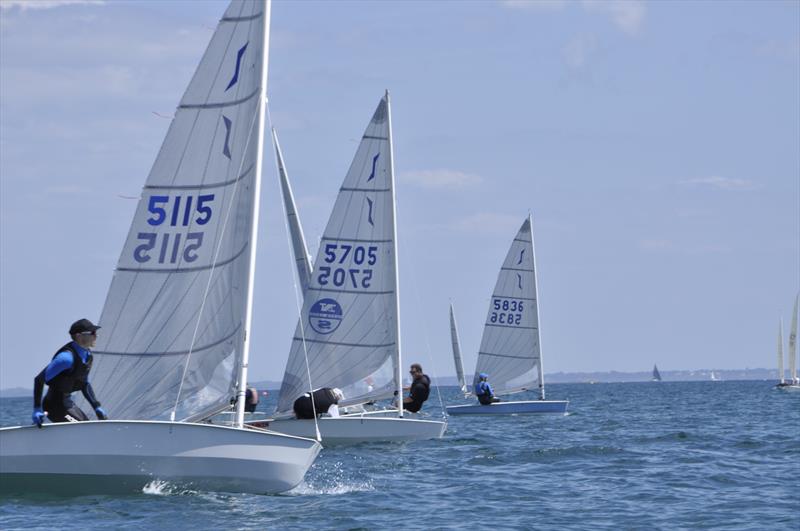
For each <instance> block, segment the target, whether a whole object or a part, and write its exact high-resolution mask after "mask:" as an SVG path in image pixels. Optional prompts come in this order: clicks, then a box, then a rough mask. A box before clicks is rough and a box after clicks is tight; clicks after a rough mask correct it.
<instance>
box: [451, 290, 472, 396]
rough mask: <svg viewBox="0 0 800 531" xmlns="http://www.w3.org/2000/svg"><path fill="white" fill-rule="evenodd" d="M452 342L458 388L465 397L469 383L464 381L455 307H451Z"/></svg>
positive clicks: (467, 393)
mask: <svg viewBox="0 0 800 531" xmlns="http://www.w3.org/2000/svg"><path fill="white" fill-rule="evenodd" d="M450 340H451V341H452V343H453V363H454V364H455V366H456V378H458V387H459V388H460V389H461V392H462V393H464V396H468V395H469V390H468V389H467V383H466V381H465V380H464V363H463V362H462V361H461V345H460V342H459V341H458V328H457V327H456V315H455V313H454V311H453V305H452V304H451V305H450Z"/></svg>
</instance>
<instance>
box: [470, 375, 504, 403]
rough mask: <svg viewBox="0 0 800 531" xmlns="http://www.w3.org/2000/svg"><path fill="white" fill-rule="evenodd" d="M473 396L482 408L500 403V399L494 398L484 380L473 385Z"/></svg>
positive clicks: (489, 386)
mask: <svg viewBox="0 0 800 531" xmlns="http://www.w3.org/2000/svg"><path fill="white" fill-rule="evenodd" d="M475 396H477V397H478V402H480V403H481V404H482V405H484V406H488V405H490V404H491V403H493V402H500V399H499V398H496V397H495V396H494V390H493V389H492V386H491V385H489V382H487V381H486V380H481V381H479V382H478V383H476V384H475Z"/></svg>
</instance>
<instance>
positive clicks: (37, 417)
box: [32, 407, 44, 428]
mask: <svg viewBox="0 0 800 531" xmlns="http://www.w3.org/2000/svg"><path fill="white" fill-rule="evenodd" d="M32 419H33V423H34V424H36V425H37V426H39V427H40V428H41V427H42V422H44V411H42V408H40V407H37V408H36V409H34V410H33V417H32Z"/></svg>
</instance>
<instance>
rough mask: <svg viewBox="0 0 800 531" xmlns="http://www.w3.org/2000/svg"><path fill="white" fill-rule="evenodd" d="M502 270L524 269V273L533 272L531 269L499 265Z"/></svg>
mask: <svg viewBox="0 0 800 531" xmlns="http://www.w3.org/2000/svg"><path fill="white" fill-rule="evenodd" d="M500 270H502V271H524V272H526V273H533V269H520V268H518V267H501V268H500Z"/></svg>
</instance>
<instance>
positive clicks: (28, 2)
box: [0, 0, 106, 11]
mask: <svg viewBox="0 0 800 531" xmlns="http://www.w3.org/2000/svg"><path fill="white" fill-rule="evenodd" d="M105 3H106V2H105V0H2V2H0V9H14V8H15V7H18V8H20V9H21V10H22V11H26V10H28V9H53V8H56V7H64V6H75V5H102V4H105Z"/></svg>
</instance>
